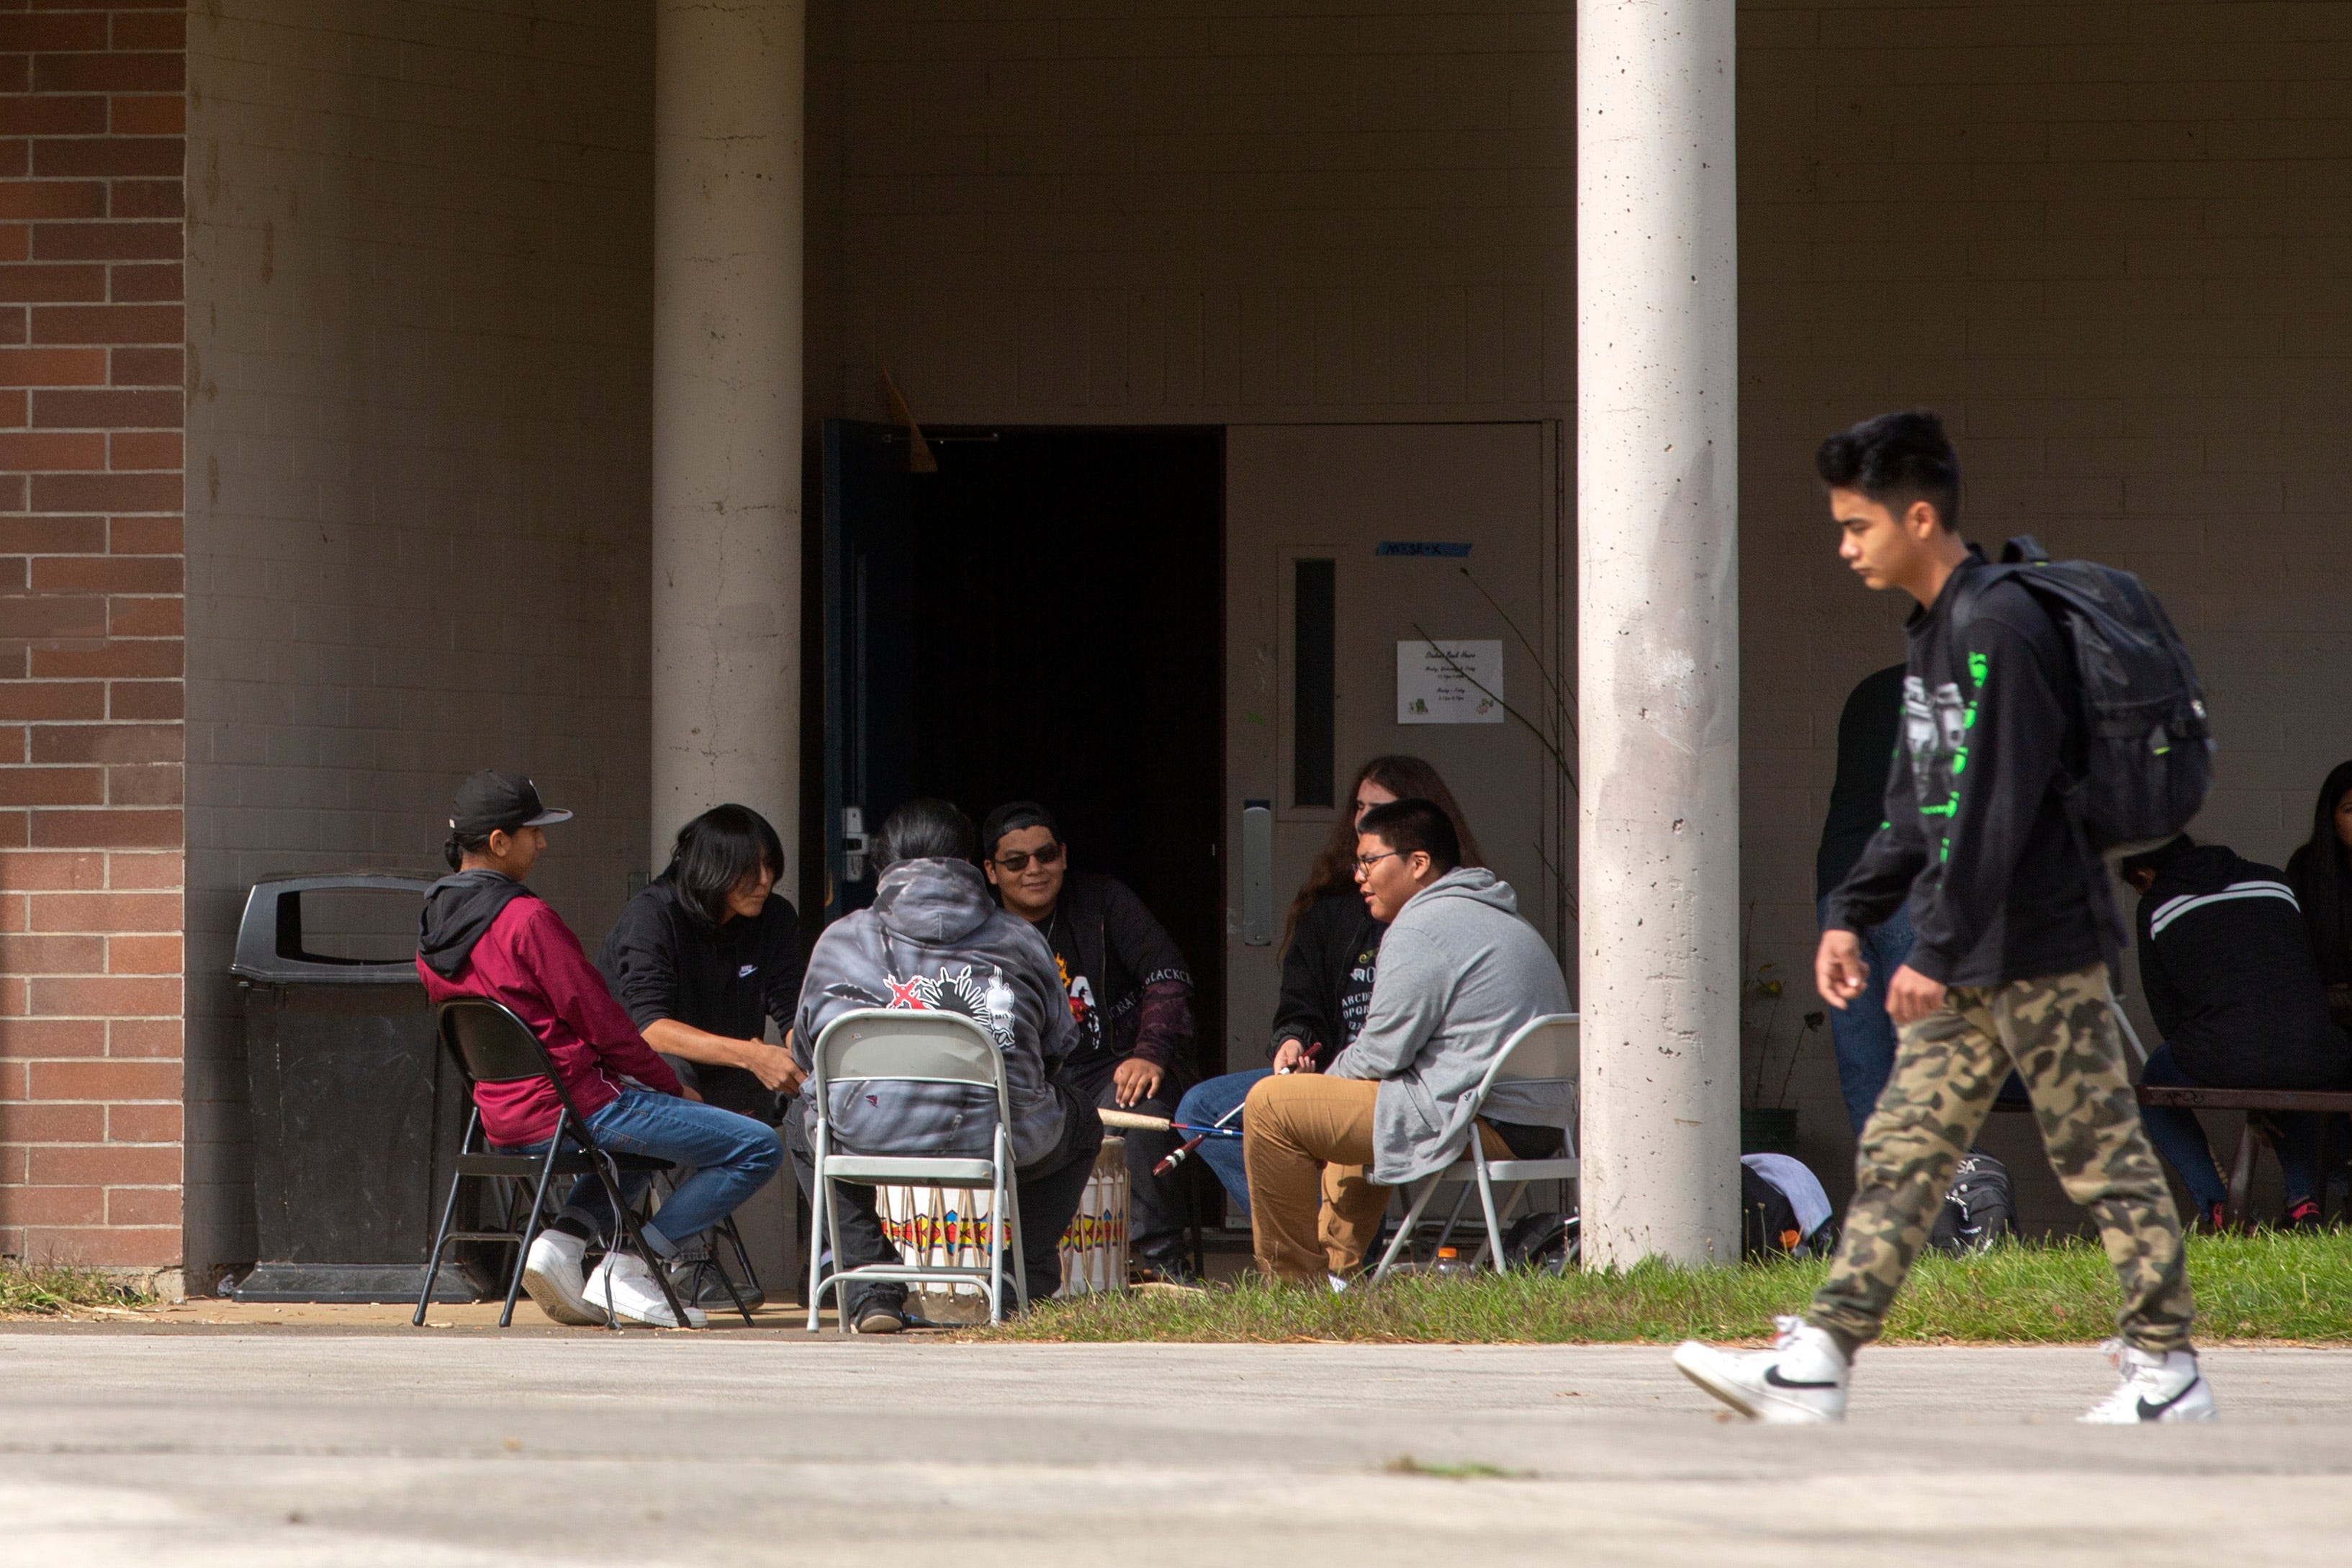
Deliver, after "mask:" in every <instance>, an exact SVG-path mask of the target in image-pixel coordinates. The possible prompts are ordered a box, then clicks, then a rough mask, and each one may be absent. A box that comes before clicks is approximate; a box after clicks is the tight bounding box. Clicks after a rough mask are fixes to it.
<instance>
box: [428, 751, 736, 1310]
mask: <svg viewBox="0 0 2352 1568" xmlns="http://www.w3.org/2000/svg"><path fill="white" fill-rule="evenodd" d="M571 819H572V814H571V813H570V812H568V811H559V810H551V809H549V808H548V807H546V806H544V805H541V802H540V798H539V791H538V789H537V788H535V787H534V786H533V785H532V784H531V782H530V780H529V779H527V778H524V777H522V776H521V775H520V774H519V773H493V772H490V771H488V770H487V769H485V770H484V771H483V772H480V773H476V774H474V775H473V776H472V777H471V778H468V779H467V781H466V782H465V784H463V785H462V786H460V787H459V789H458V791H457V803H456V805H454V806H453V807H452V808H451V811H450V815H449V841H448V844H447V846H446V850H445V853H446V855H447V857H448V860H449V865H450V868H452V870H453V871H454V872H455V873H456V874H455V875H454V876H449V877H444V878H443V879H441V880H440V881H438V882H436V883H435V884H434V885H433V890H432V891H431V892H429V893H427V894H425V910H424V913H423V914H422V915H421V916H420V917H419V919H418V922H417V941H416V972H417V973H418V975H420V976H421V977H422V978H423V980H424V982H425V994H426V995H427V996H428V997H429V998H431V1000H432V1001H433V1002H434V1003H435V1004H436V1005H438V1004H440V1003H442V1002H446V1001H448V1000H450V999H451V998H453V997H457V996H481V997H487V998H488V999H489V1000H491V1001H494V1002H499V1003H503V1004H504V1005H506V1006H507V1007H508V1008H509V1009H510V1010H512V1011H513V1013H514V1014H515V1016H517V1017H519V1018H520V1019H521V1020H522V1021H523V1022H524V1023H525V1024H526V1025H528V1026H530V1031H531V1033H533V1034H534V1035H537V1036H538V1037H539V1040H540V1044H541V1045H542V1046H544V1047H546V1048H547V1055H548V1058H549V1059H550V1060H551V1062H552V1063H553V1064H554V1066H555V1072H556V1076H557V1077H558V1078H559V1079H562V1083H563V1091H564V1093H566V1094H568V1095H569V1096H570V1097H571V1099H572V1105H573V1106H574V1107H575V1108H576V1109H577V1110H579V1112H580V1114H581V1115H582V1116H583V1117H584V1118H585V1119H586V1120H587V1122H588V1126H589V1128H590V1129H591V1131H593V1132H594V1133H595V1134H596V1138H597V1141H598V1142H601V1143H603V1144H604V1146H605V1147H606V1148H609V1149H614V1150H616V1151H620V1152H626V1153H631V1154H647V1155H651V1156H653V1157H655V1158H656V1159H663V1160H671V1161H675V1162H676V1163H678V1164H679V1165H681V1166H692V1167H693V1170H694V1173H693V1174H692V1175H690V1176H688V1178H687V1179H686V1180H685V1181H683V1182H681V1183H679V1184H678V1186H677V1191H676V1192H674V1193H672V1194H670V1198H669V1201H668V1202H667V1203H666V1204H664V1205H662V1209H661V1212H660V1213H659V1214H658V1215H656V1216H655V1217H654V1220H653V1221H652V1223H650V1224H648V1225H646V1226H643V1227H641V1228H642V1231H643V1234H644V1236H645V1238H646V1243H647V1245H649V1246H650V1247H652V1248H653V1249H654V1250H655V1251H656V1252H657V1253H660V1254H662V1255H663V1256H664V1257H668V1256H671V1255H673V1254H675V1253H676V1252H677V1249H678V1248H679V1247H683V1246H684V1245H685V1244H687V1243H688V1242H689V1241H691V1240H693V1239H694V1238H695V1237H698V1236H699V1235H700V1234H701V1233H702V1232H703V1231H705V1230H707V1229H709V1227H710V1226H713V1225H715V1224H717V1223H718V1222H719V1220H721V1219H723V1218H725V1217H726V1216H727V1215H730V1214H731V1213H733V1212H734V1210H735V1208H736V1206H737V1205H740V1203H742V1201H743V1200H744V1199H746V1198H748V1197H750V1196H751V1194H753V1193H755V1192H757V1191H759V1190H760V1188H761V1187H762V1186H764V1185H766V1184H767V1183H768V1180H769V1178H771V1177H772V1176H773V1175H774V1174H775V1173H776V1167H777V1166H778V1165H780V1164H782V1163H783V1150H782V1146H781V1145H779V1144H778V1142H776V1134H775V1131H774V1130H773V1129H772V1128H769V1127H766V1126H763V1125H761V1123H760V1122H757V1121H753V1120H751V1118H750V1117H748V1116H738V1115H736V1114H735V1113H734V1112H732V1111H728V1110H719V1109H718V1108H717V1107H715V1106H709V1105H702V1104H699V1103H697V1102H696V1101H695V1100H694V1099H693V1098H692V1097H691V1095H690V1094H689V1093H688V1091H687V1090H686V1089H683V1088H682V1087H681V1086H680V1084H679V1083H678V1080H677V1074H675V1073H673V1072H672V1071H671V1070H670V1069H669V1067H668V1064H667V1063H666V1062H664V1061H663V1060H662V1059H661V1058H660V1057H659V1056H657V1055H656V1054H655V1053H654V1050H653V1048H652V1047H650V1046H647V1045H646V1042H645V1039H644V1037H642V1036H640V1035H639V1034H638V1033H637V1030H636V1027H635V1025H633V1024H631V1023H630V1022H629V1016H628V1015H627V1014H626V1013H625V1012H623V1011H622V1010H621V1005H620V1004H619V1003H617V1002H615V1001H614V1000H613V994H612V993H611V992H610V991H608V990H607V989H605V986H604V976H603V975H601V974H599V973H597V972H596V970H595V968H594V967H593V965H592V964H590V963H589V962H588V955H587V954H586V953H585V952H582V951H581V947H580V939H579V938H577V937H575V936H573V935H572V928H571V927H569V926H567V925H565V924H564V923H563V919H562V916H560V915H558V914H557V913H556V912H555V911H554V910H552V909H550V908H549V907H548V906H547V905H546V904H545V903H543V902H541V900H539V899H538V898H537V897H536V896H535V895H533V894H532V892H531V891H530V889H528V888H526V887H524V886H523V881H522V879H524V878H525V877H527V876H529V875H530V868H531V866H532V865H533V864H534V863H535V862H536V861H537V860H538V859H539V857H540V855H541V853H542V852H543V851H544V850H545V849H546V848H547V833H546V829H547V828H548V827H549V826H552V825H554V824H556V823H559V822H569V821H570V820H571ZM630 1080H635V1081H630ZM474 1103H475V1104H476V1105H477V1106H478V1108H479V1109H480V1110H481V1113H482V1132H483V1136H484V1137H486V1138H487V1139H488V1141H489V1142H490V1143H491V1144H492V1145H494V1146H496V1147H498V1148H500V1149H505V1150H536V1149H544V1148H545V1147H546V1146H547V1142H548V1140H549V1139H551V1138H552V1137H554V1136H555V1131H556V1127H557V1124H558V1122H559V1121H561V1119H562V1104H561V1102H560V1101H559V1100H557V1098H556V1093H555V1090H554V1089H553V1088H552V1086H551V1085H550V1084H549V1083H548V1082H547V1081H546V1080H545V1079H527V1080H524V1081H522V1082H519V1083H497V1084H480V1085H478V1086H476V1088H475V1089H474ZM641 1179H642V1178H640V1180H641ZM615 1220H616V1216H615V1215H614V1214H613V1213H612V1211H611V1205H610V1203H609V1202H608V1201H607V1199H606V1198H605V1196H604V1187H603V1185H602V1184H600V1183H598V1182H597V1181H596V1179H595V1178H594V1177H593V1176H588V1177H583V1179H582V1180H581V1181H580V1182H579V1184H576V1185H575V1186H574V1187H573V1188H572V1193H571V1195H570V1196H569V1197H568V1198H567V1199H566V1200H565V1202H564V1205H563V1211H562V1214H560V1215H557V1216H556V1218H555V1220H554V1221H553V1223H552V1224H551V1225H550V1226H549V1227H548V1228H547V1229H546V1230H544V1231H541V1233H540V1235H539V1236H538V1237H536V1238H535V1239H534V1240H533V1241H532V1242H531V1246H530V1255H529V1257H528V1258H526V1259H525V1261H524V1265H523V1287H524V1289H528V1290H529V1291H530V1297H531V1300H534V1301H536V1302H538V1303H539V1305H540V1307H541V1309H542V1310H544V1311H545V1312H546V1313H547V1315H548V1316H549V1317H551V1318H552V1319H554V1320H555V1321H557V1322H559V1323H580V1324H593V1323H602V1322H604V1321H606V1318H607V1315H608V1314H610V1315H613V1316H618V1317H622V1318H625V1319H630V1320H633V1321H637V1322H642V1323H652V1324H655V1325H656V1326H659V1327H663V1328H677V1327H679V1326H680V1325H679V1324H678V1323H677V1321H675V1320H674V1319H673V1318H672V1316H671V1314H670V1310H669V1306H668V1303H667V1302H666V1301H665V1300H663V1299H662V1292H661V1289H660V1287H659V1285H658V1284H656V1282H655V1280H654V1278H653V1275H652V1273H651V1272H650V1271H649V1270H648V1269H647V1268H646V1264H645V1262H644V1260H643V1259H641V1258H637V1257H635V1256H634V1255H632V1254H626V1253H623V1252H621V1251H620V1250H618V1249H617V1248H615V1249H613V1250H609V1251H607V1252H606V1253H605V1255H604V1262H603V1263H602V1264H600V1265H598V1267H597V1269H596V1272H595V1274H594V1275H593V1277H592V1278H589V1279H585V1280H583V1279H582V1277H581V1274H582V1268H581V1266H582V1262H583V1255H584V1254H585V1252H586V1250H587V1244H588V1241H589V1238H590V1237H594V1236H597V1235H600V1234H608V1233H609V1232H610V1230H611V1228H612V1227H613V1226H614V1223H615ZM687 1316H688V1321H690V1322H691V1323H692V1325H693V1326H694V1327H697V1328H699V1327H700V1326H701V1324H702V1314H701V1313H700V1312H699V1311H698V1310H695V1309H693V1308H691V1307H688V1309H687Z"/></svg>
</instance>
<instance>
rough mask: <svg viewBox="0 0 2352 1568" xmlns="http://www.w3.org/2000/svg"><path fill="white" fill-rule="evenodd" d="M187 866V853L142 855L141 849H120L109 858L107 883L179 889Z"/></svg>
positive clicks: (133, 886) (116, 887)
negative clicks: (185, 854)
mask: <svg viewBox="0 0 2352 1568" xmlns="http://www.w3.org/2000/svg"><path fill="white" fill-rule="evenodd" d="M186 869H187V858H186V857H185V856H184V855H179V854H168V855H153V854H142V853H140V852H139V851H137V850H131V849H118V850H116V851H114V852H113V853H112V854H110V855H109V856H108V857H107V858H106V885H107V886H108V887H110V888H114V889H142V890H144V889H156V888H169V889H174V890H177V889H178V888H179V887H180V884H181V877H182V876H183V874H184V872H185V871H186ZM175 929H176V928H175Z"/></svg>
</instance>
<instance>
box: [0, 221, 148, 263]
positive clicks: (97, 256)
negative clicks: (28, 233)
mask: <svg viewBox="0 0 2352 1568" xmlns="http://www.w3.org/2000/svg"><path fill="white" fill-rule="evenodd" d="M182 248H183V247H182V241H181V234H180V226H179V225H178V224H176V223H45V224H41V225H38V226H36V227H35V229H34V231H33V258H34V259H35V260H37V261H176V260H178V259H179V258H180V256H181V254H182Z"/></svg>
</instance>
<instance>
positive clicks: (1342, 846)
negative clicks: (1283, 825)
mask: <svg viewBox="0 0 2352 1568" xmlns="http://www.w3.org/2000/svg"><path fill="white" fill-rule="evenodd" d="M1366 779H1370V780H1371V782H1372V783H1374V784H1378V785H1380V786H1381V788H1382V789H1384V790H1386V791H1388V792H1389V793H1390V794H1391V795H1394V796H1396V797H1397V798H1398V799H1399V800H1425V801H1428V802H1430V803H1432V804H1433V805H1435V806H1436V807H1437V808H1438V809H1439V810H1440V811H1443V812H1444V813H1445V815H1446V816H1447V818H1448V819H1449V820H1451V821H1452V822H1453V824H1454V837H1456V838H1458V839H1460V840H1461V841H1462V864H1463V865H1465V866H1484V865H1485V864H1486V855H1485V854H1484V853H1483V852H1482V851H1481V850H1480V849H1479V847H1478V836H1477V835H1476V834H1475V833H1473V832H1471V831H1470V824H1469V823H1468V822H1466V821H1465V820H1464V819H1463V816H1462V807H1461V805H1459V804H1457V803H1456V802H1455V800H1454V792H1453V791H1452V790H1450V789H1447V788H1446V787H1445V781H1444V779H1442V778H1440V777H1438V776H1437V770H1436V769H1435V768H1433V767H1431V766H1430V765H1429V764H1428V763H1425V762H1423V761H1422V760H1421V759H1420V758H1419V757H1407V756H1399V755H1390V756H1385V757H1374V758H1373V759H1372V760H1371V761H1370V762H1368V763H1365V764H1364V765H1363V766H1362V767H1360V768H1358V769H1357V770H1356V777H1355V782H1354V783H1352V784H1349V786H1348V793H1347V795H1346V796H1345V797H1344V798H1343V799H1342V800H1341V802H1340V806H1339V821H1337V822H1335V823H1333V824H1332V825H1331V837H1329V838H1328V839H1326V840H1324V843H1323V847H1322V849H1321V850H1320V851H1319V852H1318V854H1317V855H1316V857H1315V865H1314V867H1313V868H1312V869H1310V870H1309V871H1308V872H1307V880H1306V881H1304V882H1302V883H1300V884H1299V888H1298V896H1297V898H1295V899H1293V900H1290V919H1289V920H1288V921H1286V922H1285V924H1284V925H1283V928H1282V946H1281V947H1280V948H1278V949H1276V952H1289V951H1290V939H1291V938H1292V937H1294V936H1296V935H1297V933H1298V922H1299V921H1302V920H1304V919H1306V918H1307V910H1311V909H1313V908H1314V907H1315V901H1316V900H1318V899H1323V898H1328V897H1329V896H1330V895H1331V894H1333V893H1352V892H1354V891H1355V890H1356V792H1357V791H1359V790H1360V789H1362V788H1363V787H1364V781H1365V780H1366Z"/></svg>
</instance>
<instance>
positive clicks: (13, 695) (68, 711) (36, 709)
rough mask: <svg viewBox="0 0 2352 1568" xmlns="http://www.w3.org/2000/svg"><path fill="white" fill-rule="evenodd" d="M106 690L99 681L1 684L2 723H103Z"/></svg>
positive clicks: (13, 682)
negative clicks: (65, 721)
mask: <svg viewBox="0 0 2352 1568" xmlns="http://www.w3.org/2000/svg"><path fill="white" fill-rule="evenodd" d="M104 717H106V688H105V687H104V686H103V685H102V684H100V683H99V682H97V681H74V682H70V683H68V682H66V681H61V680H0V719H103V718H104Z"/></svg>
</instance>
